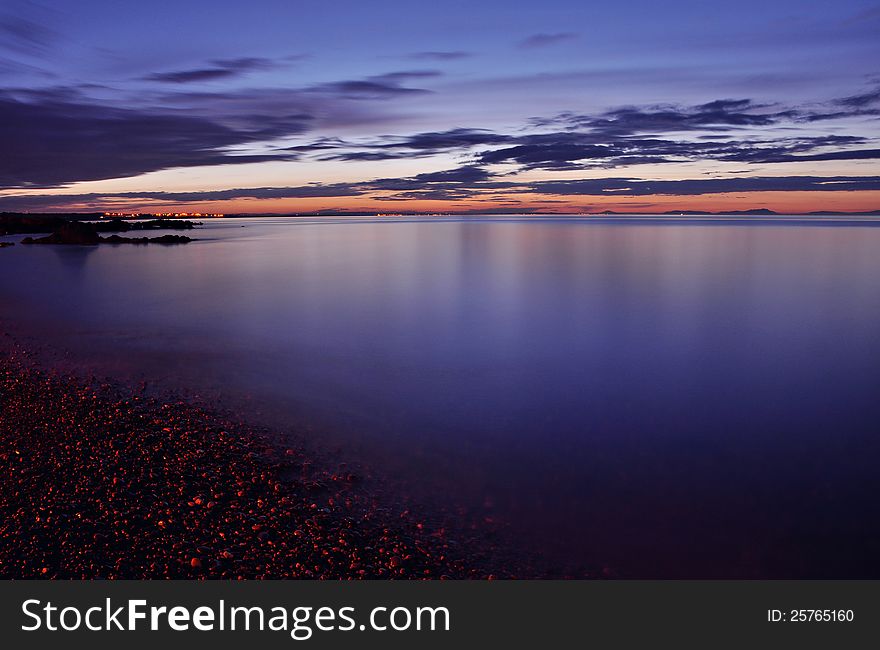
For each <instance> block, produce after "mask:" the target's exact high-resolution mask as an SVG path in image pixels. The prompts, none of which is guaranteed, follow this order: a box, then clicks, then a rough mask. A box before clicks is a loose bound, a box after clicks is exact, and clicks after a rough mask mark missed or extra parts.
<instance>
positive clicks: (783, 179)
mask: <svg viewBox="0 0 880 650" xmlns="http://www.w3.org/2000/svg"><path fill="white" fill-rule="evenodd" d="M530 189H531V190H532V191H535V192H539V193H542V194H553V195H559V196H651V195H672V196H694V195H700V194H721V193H730V192H807V191H814V192H853V191H866V190H870V191H876V190H880V176H831V177H825V176H757V177H737V178H699V179H688V180H672V181H651V180H642V179H634V178H591V179H581V180H562V181H543V182H537V183H532V184H531V185H530Z"/></svg>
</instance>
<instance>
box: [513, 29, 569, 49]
mask: <svg viewBox="0 0 880 650" xmlns="http://www.w3.org/2000/svg"><path fill="white" fill-rule="evenodd" d="M577 37H578V34H575V33H574V32H555V33H553V34H533V35H532V36H529V37H528V38H526V39H523V40H522V41H520V42H519V44H518V45H519V47H522V48H526V49H531V48H538V47H547V46H549V45H556V44H557V43H562V42H564V41H570V40H572V39H575V38H577Z"/></svg>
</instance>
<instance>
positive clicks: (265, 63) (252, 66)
mask: <svg viewBox="0 0 880 650" xmlns="http://www.w3.org/2000/svg"><path fill="white" fill-rule="evenodd" d="M210 63H211V65H210V66H209V67H204V68H196V69H191V70H178V71H176V72H156V73H153V74H149V75H146V76H144V77H141V79H142V80H143V81H158V82H163V83H175V84H181V83H193V82H199V81H215V80H217V79H228V78H231V77H238V76H241V75H244V74H247V73H248V72H253V71H255V70H265V69H267V68H272V67H274V66H275V65H277V63H276V62H275V61H273V60H272V59H265V58H260V57H243V58H238V59H216V60H214V61H211V62H210Z"/></svg>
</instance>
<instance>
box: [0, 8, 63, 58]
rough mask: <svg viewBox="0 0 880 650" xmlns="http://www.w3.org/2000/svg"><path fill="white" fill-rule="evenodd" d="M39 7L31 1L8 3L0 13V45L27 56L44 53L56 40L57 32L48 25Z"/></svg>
mask: <svg viewBox="0 0 880 650" xmlns="http://www.w3.org/2000/svg"><path fill="white" fill-rule="evenodd" d="M38 9H39V7H37V6H35V5H33V4H31V3H23V2H17V3H10V5H9V6H8V8H7V9H6V11H5V12H3V13H0V47H3V48H5V49H7V50H11V51H13V52H17V53H19V54H25V55H29V56H41V55H43V54H45V53H46V52H47V51H48V50H49V49H50V48H51V47H52V45H54V43H55V42H56V41H57V40H58V38H59V35H58V33H57V32H56V31H55V30H54V29H52V28H51V27H49V26H48V24H47V22H46V20H45V17H44V16H37V15H36V12H37V10H38Z"/></svg>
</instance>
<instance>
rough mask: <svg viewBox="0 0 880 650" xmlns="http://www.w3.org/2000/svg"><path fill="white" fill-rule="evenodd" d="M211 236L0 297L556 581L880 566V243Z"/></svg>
mask: <svg viewBox="0 0 880 650" xmlns="http://www.w3.org/2000/svg"><path fill="white" fill-rule="evenodd" d="M242 226H244V227H242ZM196 236H198V237H199V241H197V242H193V243H191V244H188V245H187V246H179V247H157V246H153V247H133V246H132V247H126V246H118V247H113V246H102V247H94V248H78V247H30V248H28V247H24V246H15V247H14V248H10V249H4V250H2V251H0V300H2V304H4V305H6V306H5V307H2V308H0V309H2V313H3V315H4V316H6V317H12V318H16V319H18V320H19V321H21V322H28V323H30V324H31V326H34V327H40V328H42V329H41V330H40V331H41V332H46V333H47V335H52V333H54V335H59V334H60V335H63V336H64V337H65V339H66V342H67V344H68V345H69V346H70V347H72V348H75V349H77V348H80V349H82V350H86V351H89V350H91V351H96V353H97V351H100V354H101V355H102V356H103V357H105V358H112V359H114V360H115V362H117V363H118V364H120V365H128V366H129V367H134V368H136V369H139V370H140V371H142V372H145V373H148V374H150V375H153V376H156V378H157V379H159V378H161V379H163V380H164V381H168V382H170V383H171V384H173V383H174V382H177V383H179V384H186V385H188V386H195V387H206V388H215V389H217V388H219V389H220V390H222V391H224V392H225V394H228V395H230V396H247V398H248V399H249V400H251V403H253V404H255V405H256V404H259V405H260V407H259V408H260V411H261V413H262V414H263V415H264V416H267V417H268V416H272V417H274V418H276V419H277V420H278V421H282V420H284V419H288V420H290V421H293V420H294V419H295V420H296V421H302V422H308V423H309V424H310V427H311V429H310V430H311V431H312V432H313V434H314V435H315V436H320V437H321V438H322V439H323V440H327V441H331V442H332V443H333V444H335V445H341V446H342V447H343V448H344V449H347V450H349V453H350V454H352V455H354V456H357V457H358V458H361V457H362V458H365V459H369V460H370V462H371V463H375V464H376V465H377V466H379V467H382V468H385V471H387V472H388V473H389V475H393V476H394V477H396V478H398V479H399V480H400V481H402V482H405V483H407V484H409V485H411V486H413V489H415V490H416V491H417V492H419V493H420V494H421V496H422V498H424V500H425V501H426V502H437V503H447V504H450V505H455V504H464V505H466V506H467V507H468V508H469V509H471V510H472V511H474V512H478V513H480V514H481V516H482V515H485V516H486V517H491V518H496V519H499V520H501V521H507V522H510V525H511V530H510V536H511V542H510V543H511V544H512V545H513V546H522V548H532V549H534V548H537V549H539V551H540V552H541V553H542V555H543V556H544V557H546V558H548V559H549V560H548V561H549V562H550V564H551V565H553V566H551V568H555V569H558V570H569V569H570V568H571V567H579V566H583V567H586V568H589V569H596V568H602V567H610V568H612V569H613V570H614V571H615V572H616V574H618V575H624V576H638V577H650V576H673V577H715V576H721V577H761V576H773V577H786V576H796V577H800V576H811V577H823V576H848V577H880V507H878V498H877V495H878V494H880V472H878V468H880V228H877V227H874V226H873V225H871V224H849V223H839V222H838V223H826V224H824V225H816V224H804V223H798V222H791V223H785V224H771V223H768V222H766V221H760V220H759V221H755V220H749V219H741V220H728V221H712V222H692V221H687V220H682V221H677V222H669V221H668V220H667V221H664V222H662V223H661V222H656V221H644V220H636V221H623V220H613V221H609V220H605V221H596V220H584V219H577V218H552V219H551V218H468V219H451V218H450V219H391V220H388V219H368V218H347V219H321V220H308V219H259V220H255V219H247V220H223V221H220V220H218V221H212V222H209V223H207V224H206V225H205V228H204V229H202V230H201V231H199V232H198V233H197V234H196ZM255 408H256V407H255Z"/></svg>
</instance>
